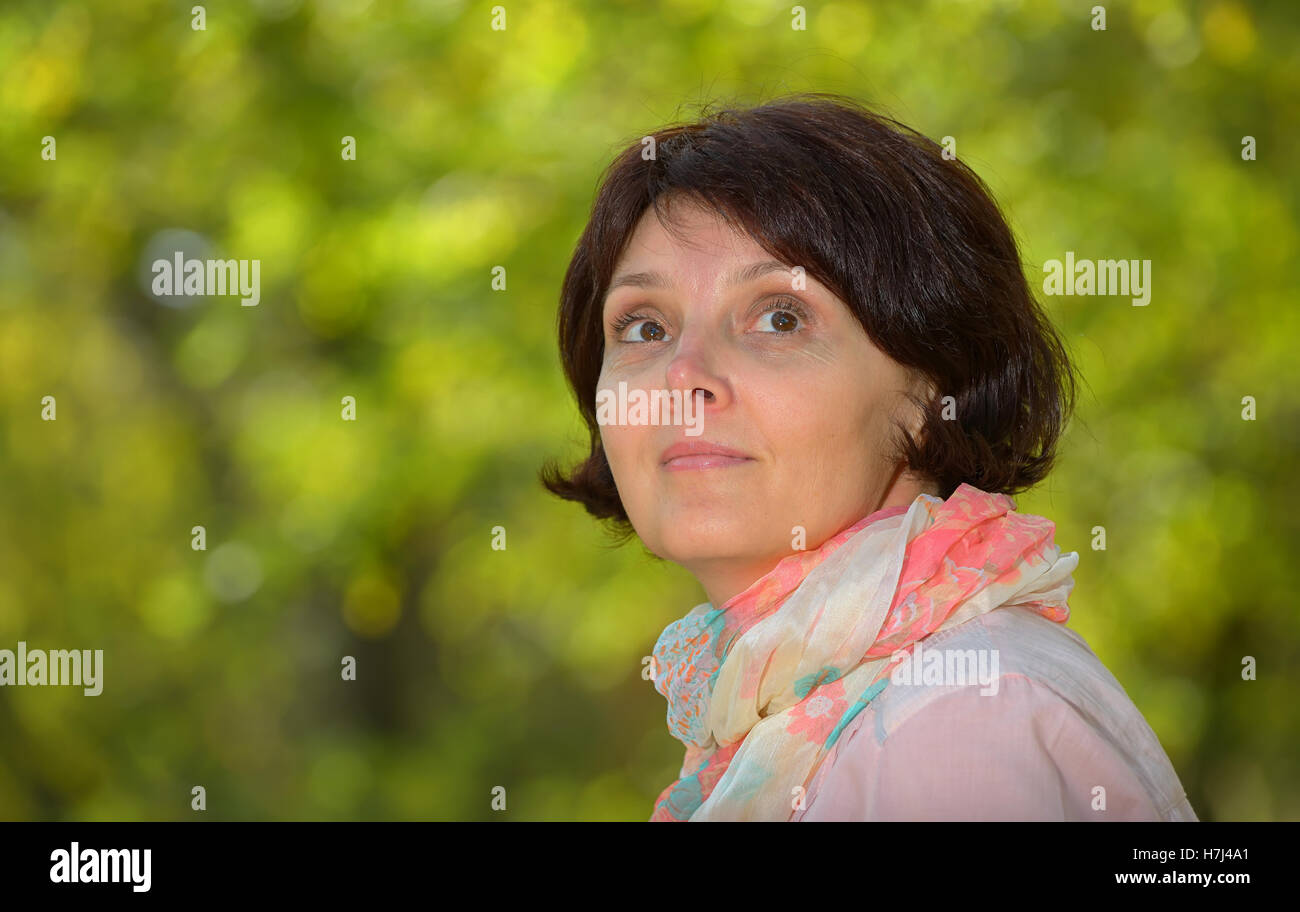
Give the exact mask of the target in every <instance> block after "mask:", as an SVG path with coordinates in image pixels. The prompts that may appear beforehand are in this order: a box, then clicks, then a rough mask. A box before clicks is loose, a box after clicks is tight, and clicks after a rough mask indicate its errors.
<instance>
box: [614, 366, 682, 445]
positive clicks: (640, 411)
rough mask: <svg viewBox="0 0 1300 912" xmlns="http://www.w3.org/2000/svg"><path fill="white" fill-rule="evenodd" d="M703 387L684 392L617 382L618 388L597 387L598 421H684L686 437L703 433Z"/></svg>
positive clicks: (660, 422) (648, 423) (619, 423)
mask: <svg viewBox="0 0 1300 912" xmlns="http://www.w3.org/2000/svg"><path fill="white" fill-rule="evenodd" d="M703 396H704V391H703V390H699V389H697V390H695V391H694V395H690V396H687V395H684V394H683V391H682V390H679V389H675V390H666V389H650V390H645V389H634V390H632V391H631V392H628V388H627V382H626V381H624V380H620V381H619V382H618V391H617V392H615V391H614V390H612V389H609V388H604V389H599V390H597V391H596V423H597V424H600V425H617V426H627V425H651V424H655V425H659V424H663V425H683V424H684V425H685V426H686V436H687V437H698V436H700V435H701V434H703V433H704V406H703V404H702V399H703Z"/></svg>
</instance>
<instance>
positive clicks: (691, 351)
mask: <svg viewBox="0 0 1300 912" xmlns="http://www.w3.org/2000/svg"><path fill="white" fill-rule="evenodd" d="M666 379H667V381H668V389H670V390H676V389H679V390H682V391H684V392H685V393H686V394H687V395H694V394H695V392H696V390H699V391H701V392H702V393H703V396H704V401H703V404H705V405H708V406H711V407H714V408H717V407H721V406H723V405H725V404H726V403H727V402H729V401H730V400H731V388H730V385H729V383H728V381H727V380H726V378H725V377H724V376H723V375H722V373H721V372H720V370H719V368H718V366H717V357H716V352H715V351H713V350H711V349H710V348H709V346H708V343H707V342H706V340H705V339H704V338H703V337H701V336H698V335H697V336H695V337H694V338H691V339H687V338H683V339H682V341H681V343H680V344H679V345H678V346H677V351H676V353H675V354H674V355H673V358H672V360H671V361H669V362H668V374H667V377H666Z"/></svg>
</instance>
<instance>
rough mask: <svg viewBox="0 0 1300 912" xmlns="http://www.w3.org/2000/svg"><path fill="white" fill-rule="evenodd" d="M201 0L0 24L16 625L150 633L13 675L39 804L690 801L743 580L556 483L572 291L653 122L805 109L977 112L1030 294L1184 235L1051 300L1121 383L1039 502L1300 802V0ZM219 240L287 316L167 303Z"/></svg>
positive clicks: (1228, 815)
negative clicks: (1246, 139)
mask: <svg viewBox="0 0 1300 912" xmlns="http://www.w3.org/2000/svg"><path fill="white" fill-rule="evenodd" d="M192 5H193V4H192V3H191V2H188V0H186V2H176V3H161V2H146V0H122V2H102V3H85V4H83V3H72V2H45V0H29V2H13V0H7V2H5V3H4V4H3V6H2V7H0V10H2V11H0V417H2V419H3V426H2V428H0V648H9V649H14V648H15V647H16V643H17V641H19V640H24V641H26V642H27V644H28V647H29V648H45V649H58V648H86V649H96V648H98V649H103V650H104V651H105V657H104V662H105V672H104V683H103V687H104V689H103V694H102V695H101V696H98V697H93V698H91V697H85V696H83V695H82V694H81V691H80V689H79V688H71V687H68V688H60V687H45V688H22V689H17V688H4V689H3V690H0V819H17V820H30V819H41V820H86V819H94V820H99V819H126V820H134V819H146V820H159V819H195V818H196V817H199V816H200V815H198V814H196V813H195V812H194V811H192V810H191V809H190V800H191V792H190V790H191V788H193V787H194V786H196V785H201V786H203V787H204V788H205V789H206V790H207V806H208V809H207V811H206V812H205V813H204V815H202V818H203V819H252V820H261V819H276V820H283V819H439V820H442V819H502V818H503V817H505V818H510V819H520V820H545V819H557V818H562V819H586V820H595V819H626V820H644V819H646V818H647V817H648V816H649V814H650V811H651V809H652V804H653V800H654V798H655V797H656V796H657V795H658V793H659V791H660V790H661V789H662V788H663V787H664V786H666V785H667V784H668V783H669V782H671V781H672V779H673V778H674V776H675V775H676V772H677V768H678V765H679V764H680V762H681V759H682V751H681V745H680V744H679V743H678V742H676V741H674V740H673V739H672V738H671V737H669V735H668V732H667V729H666V727H665V725H664V712H665V704H664V700H663V698H662V697H661V696H660V695H659V694H658V693H656V692H655V690H654V689H653V686H652V684H651V683H650V682H648V681H645V680H643V679H642V677H641V670H642V664H641V659H642V657H643V656H645V655H648V654H649V653H650V651H651V648H652V647H653V645H654V642H655V640H656V638H657V637H658V635H659V633H660V631H661V630H662V629H663V627H664V626H665V625H666V624H667V623H669V622H670V621H672V620H674V619H676V618H678V617H680V616H681V615H682V614H684V613H685V612H686V611H687V610H688V609H689V608H691V607H692V606H693V605H695V604H696V603H698V602H700V601H703V600H704V596H703V593H702V590H700V588H699V587H698V586H697V585H696V583H695V582H694V580H693V579H692V578H691V577H690V576H689V575H688V574H687V573H686V572H685V571H683V570H682V569H681V568H679V567H676V566H672V565H667V564H661V563H658V562H656V561H653V560H651V559H649V558H648V557H647V556H646V554H645V553H644V552H643V551H642V549H641V548H640V547H639V546H638V545H637V543H635V542H632V543H630V544H628V545H626V546H624V547H623V548H621V549H617V550H615V549H610V548H609V547H608V546H607V539H606V537H605V536H604V533H603V531H602V529H601V527H600V526H599V524H597V523H596V522H595V521H593V520H592V519H590V518H589V517H588V516H587V515H586V514H585V512H584V511H583V510H582V509H581V507H579V506H577V505H575V504H569V503H564V502H561V501H558V500H555V499H554V498H552V497H550V496H549V495H548V494H546V492H545V491H544V490H543V489H542V488H541V487H540V485H539V484H538V483H537V481H536V472H537V469H538V468H539V466H540V464H541V462H542V460H543V459H545V458H547V457H548V456H555V457H559V458H560V459H562V460H563V461H564V462H565V463H566V464H568V463H570V462H571V461H573V460H575V459H576V458H577V457H578V456H579V455H580V453H581V452H582V441H583V439H584V438H583V430H582V426H581V423H580V421H579V419H578V416H577V411H576V409H575V406H574V404H573V402H572V400H571V398H570V396H569V393H568V391H567V389H566V387H565V385H564V382H563V378H562V374H561V370H560V365H559V360H558V354H557V349H556V342H555V339H554V320H555V310H556V305H557V301H558V293H559V287H560V283H561V279H562V277H563V274H564V271H565V268H566V266H567V263H568V258H569V256H570V254H571V252H572V249H573V245H574V243H575V242H576V240H577V237H578V235H579V233H580V232H581V230H582V227H583V225H584V220H585V217H586V215H587V213H588V211H589V207H590V205H591V201H592V198H593V194H594V191H595V188H596V180H597V177H598V175H599V173H600V170H601V169H602V168H603V167H604V166H605V164H606V163H607V162H608V161H609V160H610V159H611V158H612V157H613V155H614V154H615V153H616V151H617V150H618V149H619V148H621V147H622V145H623V144H625V143H628V142H633V141H636V140H637V139H638V138H639V137H640V136H642V135H644V134H645V133H648V132H650V131H651V130H653V129H654V128H656V127H658V126H661V125H663V124H665V123H667V122H670V121H673V120H677V119H687V118H690V117H691V116H692V114H694V113H695V112H696V110H697V108H698V106H699V105H700V104H701V103H704V102H715V103H717V102H732V103H739V104H753V103H758V102H762V101H766V100H769V99H771V98H773V97H776V96H778V95H781V94H784V93H787V92H793V91H801V90H810V91H826V92H839V93H844V94H847V95H851V96H853V97H856V98H859V99H862V100H865V101H867V102H870V103H872V104H874V105H877V106H879V107H880V108H881V109H882V110H884V111H885V112H886V113H889V114H892V115H893V116H896V117H898V118H899V119H901V120H903V121H904V122H906V123H908V124H910V125H912V126H914V127H916V128H917V129H919V130H921V131H922V132H924V133H926V134H927V135H929V136H931V137H933V138H935V139H939V138H941V137H943V136H949V135H950V136H953V137H954V138H955V139H956V141H957V152H958V154H959V155H960V156H961V157H962V158H963V160H965V161H966V162H967V163H968V164H970V165H971V166H972V167H973V168H974V169H975V170H976V171H977V172H978V173H979V174H980V175H981V176H982V177H983V178H984V179H985V180H986V181H987V182H988V183H989V184H990V186H991V188H992V189H993V191H994V193H995V195H996V197H997V199H998V200H999V202H1000V203H1001V204H1002V206H1003V207H1004V209H1005V210H1006V212H1007V213H1008V216H1009V218H1010V220H1011V222H1012V225H1013V227H1014V229H1015V231H1016V233H1017V236H1018V237H1019V238H1021V240H1022V243H1023V245H1024V246H1023V256H1024V260H1025V262H1026V264H1027V265H1028V271H1029V277H1030V281H1031V284H1032V285H1033V286H1034V287H1035V288H1038V287H1040V283H1041V277H1042V272H1041V268H1042V264H1043V263H1044V262H1045V261H1046V260H1048V259H1051V258H1054V257H1055V258H1059V257H1062V256H1063V255H1064V252H1065V251H1066V250H1073V251H1075V252H1076V254H1077V255H1078V256H1079V257H1081V258H1082V257H1094V258H1109V257H1125V258H1147V259H1151V260H1152V263H1153V266H1152V271H1153V276H1154V292H1153V295H1152V299H1151V303H1150V305H1149V306H1147V307H1133V306H1132V305H1131V304H1130V303H1129V301H1128V299H1127V298H1122V297H1105V298H1103V297H1055V298H1044V299H1043V300H1044V304H1045V306H1046V308H1047V310H1048V312H1049V314H1050V315H1051V316H1052V318H1053V320H1054V321H1055V322H1056V323H1057V325H1058V326H1059V327H1060V328H1061V330H1062V333H1063V335H1064V336H1065V337H1066V339H1067V343H1068V345H1069V346H1070V348H1071V350H1072V351H1073V353H1074V354H1075V356H1076V358H1077V360H1078V363H1079V367H1080V369H1081V371H1082V374H1083V376H1084V377H1085V378H1086V380H1087V383H1088V386H1087V387H1086V388H1085V391H1084V395H1083V397H1082V399H1081V402H1080V404H1079V409H1078V413H1077V417H1076V420H1075V421H1074V422H1073V423H1072V425H1071V427H1070V429H1069V432H1068V435H1067V438H1066V440H1065V442H1064V444H1063V449H1062V457H1061V462H1060V465H1059V468H1058V470H1057V471H1056V472H1055V473H1054V474H1053V475H1052V476H1051V477H1050V478H1049V479H1048V481H1046V482H1045V483H1043V484H1042V485H1040V486H1039V487H1038V488H1037V489H1035V490H1034V491H1032V492H1028V493H1026V494H1024V495H1021V496H1019V497H1017V498H1016V500H1017V502H1018V504H1019V508H1020V509H1021V510H1025V511H1028V512H1035V513H1041V514H1044V515H1047V516H1049V517H1050V518H1052V519H1053V520H1055V522H1056V523H1057V541H1058V543H1059V544H1060V545H1061V546H1062V548H1063V549H1064V550H1067V551H1069V550H1076V551H1078V552H1079V553H1080V558H1081V564H1080V567H1079V569H1078V571H1077V573H1076V580H1077V583H1076V587H1075V590H1074V594H1073V597H1072V600H1071V601H1072V606H1073V618H1072V620H1071V626H1072V627H1073V628H1074V629H1076V630H1077V631H1079V632H1080V633H1081V634H1082V635H1083V636H1084V637H1085V638H1086V639H1087V640H1088V642H1089V643H1090V645H1091V646H1092V647H1093V649H1094V651H1096V652H1097V654H1098V655H1099V656H1100V657H1101V659H1102V661H1103V662H1105V663H1106V664H1107V666H1108V667H1109V668H1110V669H1111V670H1112V671H1113V672H1114V673H1115V675H1116V676H1117V677H1118V678H1119V680H1120V681H1121V682H1122V683H1123V684H1124V686H1125V687H1126V689H1127V690H1128V692H1129V694H1130V695H1131V696H1132V698H1133V700H1134V701H1135V702H1136V704H1137V705H1138V707H1139V708H1140V709H1141V710H1142V711H1143V712H1144V713H1145V715H1146V717H1147V719H1148V720H1149V721H1150V723H1151V725H1152V727H1153V728H1154V729H1155V730H1156V732H1157V734H1158V735H1159V737H1160V739H1161V741H1162V743H1163V744H1164V746H1165V748H1166V750H1167V751H1168V753H1169V755H1170V758H1171V759H1172V761H1173V763H1174V766H1175V768H1176V769H1177V771H1178V773H1179V775H1180V777H1181V779H1182V781H1183V783H1184V785H1185V787H1186V789H1187V791H1188V794H1189V797H1190V799H1191V802H1192V805H1193V807H1194V808H1195V809H1196V811H1197V813H1198V814H1199V815H1200V816H1201V818H1202V819H1205V820H1269V819H1292V820H1294V819H1300V780H1298V777H1297V772H1298V770H1300V749H1298V748H1300V731H1298V723H1297V717H1298V714H1297V712H1296V711H1295V697H1294V695H1295V693H1296V691H1297V689H1300V661H1298V659H1300V655H1298V654H1297V653H1298V650H1297V643H1298V639H1300V636H1298V635H1300V611H1298V610H1297V609H1298V607H1300V606H1298V604H1297V596H1296V587H1295V584H1294V582H1293V581H1290V580H1289V579H1288V577H1287V574H1288V573H1290V572H1292V571H1293V569H1294V566H1295V565H1294V561H1295V552H1296V547H1297V544H1300V521H1298V520H1297V517H1298V516H1300V503H1298V502H1297V493H1296V487H1295V485H1294V483H1293V477H1294V476H1293V472H1294V470H1295V468H1296V459H1295V454H1296V450H1297V442H1298V441H1297V438H1298V437H1300V366H1298V365H1300V358H1298V357H1297V353H1296V346H1297V342H1300V308H1297V294H1296V292H1297V282H1296V277H1295V272H1294V270H1295V268H1296V262H1297V250H1298V244H1297V210H1298V209H1300V206H1298V205H1297V204H1298V202H1300V200H1298V198H1297V197H1298V191H1297V184H1296V181H1295V162H1296V149H1297V142H1298V140H1300V136H1297V131H1296V129H1295V127H1296V124H1297V123H1300V27H1298V25H1300V23H1298V20H1300V13H1297V9H1296V6H1295V4H1294V3H1292V2H1291V0H1278V2H1258V3H1247V2H1242V0H1206V2H1178V0H1137V2H1118V3H1109V4H1105V5H1106V9H1107V28H1106V30H1105V31H1096V30H1093V29H1092V28H1091V19H1092V13H1091V12H1090V10H1091V8H1092V6H1093V5H1094V3H1093V2H1064V0H1061V2H1058V0H1035V2H1030V0H1025V2H994V3H978V2H937V0H936V2H913V3H892V2H881V3H837V2H831V3H813V4H808V5H807V29H806V30H802V31H800V30H794V29H792V28H791V12H790V9H791V5H790V4H786V3H772V2H757V0H745V2H712V0H669V2H662V3H657V4H651V3H630V2H611V0H599V2H597V0H593V2H586V3H563V2H520V3H507V4H506V5H505V9H506V29H505V30H504V31H494V30H493V29H492V28H491V22H492V16H493V13H492V4H489V3H458V2H436V0H430V2H404V3H403V2H391V3H389V2H373V3H365V2H344V0H329V2H317V3H312V2H301V3H299V2H294V0H275V2H271V0H266V2H260V3H224V2H223V3H210V4H206V26H207V27H206V30H203V31H195V30H193V29H192V28H191V20H192V14H191V10H190V8H191V6H192ZM47 135H48V136H53V137H55V139H56V142H57V159H56V160H54V161H47V160H43V159H42V157H41V149H42V138H43V137H45V136H47ZM1247 135H1249V136H1253V137H1255V139H1256V142H1257V149H1258V152H1257V156H1258V157H1257V160H1255V161H1243V160H1242V157H1241V142H1242V137H1243V136H1247ZM344 136H353V137H355V138H356V142H357V158H356V160H355V161H345V160H343V158H342V156H341V154H340V150H341V145H340V143H341V139H342V137H344ZM177 249H179V250H183V251H184V252H186V253H187V254H188V255H190V256H194V257H205V256H213V257H222V258H227V257H228V258H247V259H254V258H256V259H260V261H261V283H262V298H261V303H260V305H258V306H257V307H241V306H240V304H239V299H238V298H237V297H216V296H212V297H208V298H188V299H187V298H175V299H157V298H155V297H153V296H152V295H151V293H150V291H149V281H150V274H149V269H148V264H149V261H150V260H152V258H153V257H154V256H155V255H156V252H157V251H159V250H165V251H167V253H165V254H163V255H170V252H171V251H174V250H177ZM495 267H503V268H504V269H505V271H506V288H505V289H504V290H493V288H492V285H491V283H492V275H493V273H492V271H493V269H494V268H495ZM349 395H350V396H355V397H356V402H357V406H356V409H357V412H356V413H357V420H356V421H355V422H347V421H343V420H341V417H340V411H341V399H342V397H344V396H349ZM43 396H54V397H56V400H57V409H58V411H57V416H58V417H57V420H56V421H52V422H49V421H42V420H41V399H42V397H43ZM1243 396H1253V397H1255V399H1256V401H1257V419H1256V420H1254V421H1245V420H1243V419H1242V416H1241V412H1242V397H1243ZM196 525H203V526H204V527H205V528H206V530H207V550H206V551H194V550H192V549H191V547H190V541H191V532H190V530H191V528H192V527H193V526H196ZM1097 525H1103V526H1105V527H1106V530H1107V545H1108V547H1107V550H1105V551H1094V550H1092V548H1091V541H1092V531H1091V530H1092V529H1093V527H1094V526H1097ZM494 526H502V527H504V528H505V530H506V535H507V539H506V542H507V544H506V549H505V550H504V551H497V550H493V549H492V547H491V540H492V529H493V527H494ZM345 655H351V656H355V657H356V659H357V662H358V679H357V680H356V681H355V682H344V681H342V680H341V679H340V660H341V657H342V656H345ZM1248 655H1249V656H1254V657H1255V658H1256V659H1257V661H1258V680H1255V681H1243V680H1242V676H1241V667H1242V658H1243V656H1248ZM495 786H503V787H504V788H505V789H506V793H507V799H508V803H507V810H506V811H505V812H494V811H492V810H491V808H490V801H491V790H492V789H493V788H494V787H495Z"/></svg>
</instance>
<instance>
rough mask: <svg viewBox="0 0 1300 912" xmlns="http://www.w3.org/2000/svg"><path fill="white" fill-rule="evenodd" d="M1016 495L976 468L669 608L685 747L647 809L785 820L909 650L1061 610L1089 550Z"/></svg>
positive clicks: (667, 665)
mask: <svg viewBox="0 0 1300 912" xmlns="http://www.w3.org/2000/svg"><path fill="white" fill-rule="evenodd" d="M1014 510H1015V502H1014V501H1013V500H1012V499H1011V498H1010V497H1007V496H1006V495H1003V494H990V493H987V492H985V491H981V490H979V489H978V488H975V487H972V486H970V485H967V484H963V485H961V486H960V487H958V488H957V489H956V491H954V492H953V494H952V496H951V497H949V498H948V499H947V500H946V501H945V500H942V499H940V498H938V497H934V496H932V495H929V494H921V495H919V496H918V497H917V498H916V500H914V501H913V502H912V504H911V505H910V507H902V506H898V507H890V508H886V509H884V510H878V511H876V512H875V513H872V514H870V515H869V516H866V517H864V518H863V519H861V520H859V521H858V522H856V523H854V524H853V525H852V526H849V527H848V528H847V529H844V530H843V531H841V532H840V533H838V534H837V535H835V536H833V537H831V538H829V539H827V540H826V541H825V542H823V543H822V544H821V546H819V547H818V548H817V549H816V550H813V551H801V552H796V553H794V554H792V555H790V556H789V557H786V558H784V559H783V560H781V562H780V563H778V564H777V565H776V567H774V568H773V569H772V570H771V571H770V572H768V573H767V574H765V575H764V576H763V577H761V578H760V579H758V580H756V581H755V582H754V583H753V584H752V585H751V586H750V587H749V588H748V589H746V590H745V591H744V592H741V593H740V594H739V595H737V596H735V597H734V598H732V599H730V600H729V601H728V602H727V603H726V604H724V605H723V606H722V607H721V608H714V607H713V606H712V605H711V604H709V603H707V602H706V603H704V604H702V605H697V606H696V607H695V608H693V609H692V610H691V611H690V612H689V613H688V614H687V615H686V616H685V617H683V618H682V619H681V620H678V621H674V622H673V623H672V624H669V625H668V627H667V629H665V630H664V632H663V634H662V635H661V636H660V637H659V640H658V642H657V643H656V644H655V648H654V662H653V664H652V670H653V673H654V682H655V688H656V689H657V690H658V691H659V692H660V693H661V694H663V695H664V696H665V697H666V698H667V700H668V730H669V732H670V733H671V734H672V736H673V737H674V738H677V739H678V740H679V741H681V742H683V743H684V744H685V745H686V758H685V760H684V762H683V764H682V768H681V775H680V778H678V779H677V781H676V782H674V783H673V784H672V785H670V786H669V787H668V788H666V789H664V791H663V793H662V794H661V795H660V796H659V798H658V800H657V801H656V804H655V810H654V814H653V815H652V816H651V818H650V819H651V820H652V821H656V820H692V821H698V820H788V819H790V817H791V816H792V815H793V814H794V812H795V810H796V809H797V808H798V807H800V806H801V805H800V803H799V800H800V799H801V798H802V796H803V795H804V793H805V790H806V789H807V787H808V785H809V783H810V782H811V779H812V776H813V774H814V773H815V772H816V771H817V769H818V767H819V766H820V764H821V762H822V760H823V759H824V758H825V756H826V754H827V753H828V752H829V751H830V749H831V748H832V747H833V746H834V744H835V742H836V740H837V739H838V738H839V736H840V733H841V732H842V731H843V730H844V728H845V726H847V725H848V723H849V722H851V721H852V720H853V718H854V717H855V716H857V714H858V713H859V712H861V711H862V709H863V707H865V706H866V705H867V704H868V703H870V702H871V700H873V699H874V698H875V697H876V696H877V695H878V694H879V693H880V692H881V691H882V690H883V689H884V688H885V687H886V686H887V685H888V684H889V671H890V670H891V669H892V668H893V667H894V664H895V663H896V662H898V661H900V660H901V659H902V658H903V657H904V652H903V650H907V649H909V648H910V647H911V646H912V644H913V643H915V642H917V641H918V640H921V639H923V638H924V637H926V636H929V635H930V634H931V633H934V632H935V631H937V630H943V629H946V628H949V627H953V626H956V625H957V624H961V623H964V622H965V621H968V620H970V619H971V618H974V617H977V616H979V615H982V614H984V613H985V612H988V611H992V610H993V609H995V608H998V607H1004V606H1010V605H1020V606H1023V607H1027V608H1030V609H1032V610H1035V611H1037V612H1039V613H1041V614H1042V615H1044V616H1045V617H1047V618H1049V619H1050V620H1053V621H1057V622H1059V623H1064V622H1065V621H1066V620H1067V619H1068V618H1069V616H1070V609H1069V606H1068V604H1067V598H1068V596H1069V594H1070V590H1071V589H1072V588H1073V586H1074V578H1073V576H1072V573H1073V571H1074V568H1075V567H1076V566H1077V565H1078V563H1079V556H1078V553H1077V552H1073V551H1072V552H1070V553H1068V554H1062V553H1061V551H1060V549H1059V548H1058V547H1057V546H1056V544H1055V543H1054V541H1053V535H1054V533H1055V530H1056V526H1055V524H1054V523H1052V522H1051V521H1050V520H1047V519H1045V518H1043V517H1041V516H1033V515H1029V514H1022V513H1016V512H1013V511H1014Z"/></svg>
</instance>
